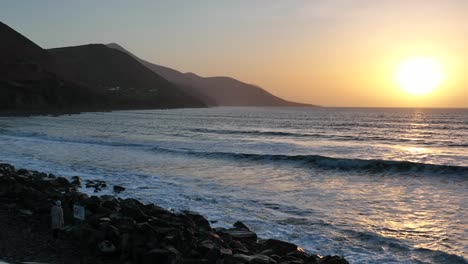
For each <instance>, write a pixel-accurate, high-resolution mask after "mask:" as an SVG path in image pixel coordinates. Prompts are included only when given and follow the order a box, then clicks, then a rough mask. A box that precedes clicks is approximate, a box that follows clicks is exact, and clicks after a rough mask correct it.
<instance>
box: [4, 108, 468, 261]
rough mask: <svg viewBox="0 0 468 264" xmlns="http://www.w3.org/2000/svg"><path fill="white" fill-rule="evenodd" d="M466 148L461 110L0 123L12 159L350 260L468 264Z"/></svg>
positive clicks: (243, 111) (266, 111)
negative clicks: (101, 182) (97, 181)
mask: <svg viewBox="0 0 468 264" xmlns="http://www.w3.org/2000/svg"><path fill="white" fill-rule="evenodd" d="M467 139H468V110H462V109H371V108H367V109H359V108H211V109H177V110H147V111H117V112H111V113H84V114H80V115H71V116H60V117H49V116H36V117H14V118H13V117H0V162H7V163H11V164H13V165H16V166H18V167H24V168H29V169H36V170H40V171H45V172H51V173H61V174H63V175H66V176H73V175H80V176H82V178H85V179H87V178H89V179H95V178H99V179H104V180H106V181H107V182H109V183H111V184H119V185H124V186H126V187H127V190H126V191H125V192H124V193H123V194H121V195H122V196H123V197H127V196H128V197H136V198H139V199H142V200H143V201H146V202H153V203H157V204H160V205H162V206H165V207H167V208H172V209H174V210H192V211H197V212H200V213H202V214H204V215H205V216H207V217H208V218H209V220H211V221H213V222H214V223H215V224H214V225H215V226H229V225H232V223H234V222H235V221H236V220H241V221H244V222H246V223H248V224H249V225H251V226H252V227H253V228H254V229H255V230H256V231H257V232H258V233H259V235H260V236H268V237H277V238H280V239H285V240H289V241H291V242H293V243H297V244H300V245H301V246H303V247H304V248H306V249H307V250H310V251H311V252H316V253H319V254H322V255H327V254H340V255H343V256H344V257H346V259H348V260H350V262H351V263H468V262H467V258H468V232H467V226H468V220H467V219H468V214H467V212H466V211H467V210H466V209H467V204H468V192H467V191H468V188H467V187H468V143H467V142H468V141H467ZM84 191H87V190H84ZM107 193H111V192H110V190H105V191H104V192H103V194H107ZM90 194H91V193H90Z"/></svg>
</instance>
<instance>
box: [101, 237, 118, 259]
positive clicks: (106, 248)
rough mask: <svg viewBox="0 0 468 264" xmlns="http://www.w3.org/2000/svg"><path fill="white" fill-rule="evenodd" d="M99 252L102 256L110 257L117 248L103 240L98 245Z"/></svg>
mask: <svg viewBox="0 0 468 264" xmlns="http://www.w3.org/2000/svg"><path fill="white" fill-rule="evenodd" d="M98 249H99V252H101V253H102V254H106V255H110V254H114V253H115V252H116V251H117V248H116V247H115V246H114V244H112V242H110V241H109V240H104V241H102V242H101V243H99V244H98Z"/></svg>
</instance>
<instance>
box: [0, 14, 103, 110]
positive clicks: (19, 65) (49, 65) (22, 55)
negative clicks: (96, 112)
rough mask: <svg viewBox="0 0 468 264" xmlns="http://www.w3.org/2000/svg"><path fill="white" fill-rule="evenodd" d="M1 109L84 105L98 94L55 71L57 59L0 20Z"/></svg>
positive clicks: (80, 106)
mask: <svg viewBox="0 0 468 264" xmlns="http://www.w3.org/2000/svg"><path fill="white" fill-rule="evenodd" d="M0 39H1V41H0V58H1V59H0V111H44V110H65V109H72V108H73V109H75V108H84V107H88V106H89V105H92V104H93V102H94V100H97V99H98V96H96V95H94V94H93V93H92V92H91V91H90V90H89V89H88V87H81V86H79V85H77V84H76V83H73V82H70V81H68V80H66V79H64V78H62V77H61V76H60V75H59V74H57V72H56V69H57V68H58V67H57V63H56V60H55V59H54V58H53V56H51V55H50V54H49V52H47V51H46V50H44V49H42V48H41V47H39V46H38V45H36V44H35V43H33V42H32V41H30V40H29V39H27V38H26V37H24V36H22V35H21V34H19V33H18V32H16V31H15V30H13V29H12V28H10V27H9V26H7V25H5V24H4V23H1V22H0Z"/></svg>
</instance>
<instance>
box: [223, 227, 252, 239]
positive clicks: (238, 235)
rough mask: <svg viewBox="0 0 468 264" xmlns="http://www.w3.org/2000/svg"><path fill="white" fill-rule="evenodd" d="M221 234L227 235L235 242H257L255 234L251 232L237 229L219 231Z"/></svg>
mask: <svg viewBox="0 0 468 264" xmlns="http://www.w3.org/2000/svg"><path fill="white" fill-rule="evenodd" d="M221 233H222V234H227V235H229V236H231V237H232V239H235V240H250V241H257V234H256V233H254V232H252V231H247V230H239V229H227V230H223V231H221Z"/></svg>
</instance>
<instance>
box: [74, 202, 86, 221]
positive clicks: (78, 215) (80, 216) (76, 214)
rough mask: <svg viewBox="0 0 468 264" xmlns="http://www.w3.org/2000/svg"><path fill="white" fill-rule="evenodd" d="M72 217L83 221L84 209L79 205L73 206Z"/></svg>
mask: <svg viewBox="0 0 468 264" xmlns="http://www.w3.org/2000/svg"><path fill="white" fill-rule="evenodd" d="M73 217H75V218H76V219H79V220H81V221H84V220H85V208H84V206H81V205H73Z"/></svg>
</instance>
